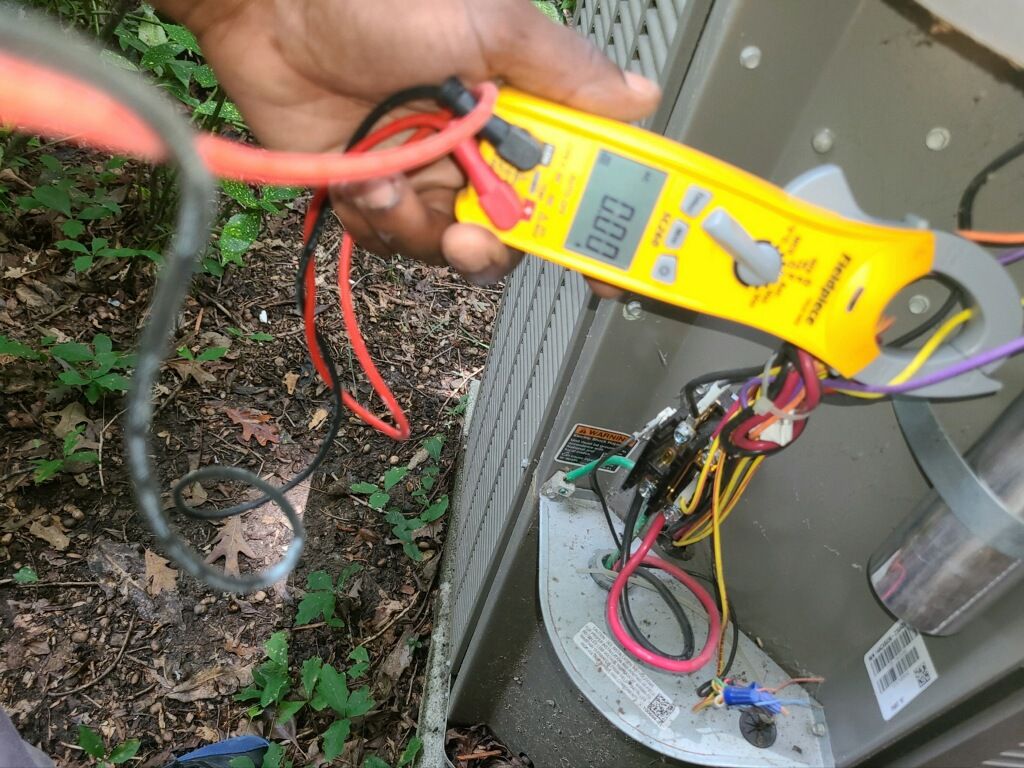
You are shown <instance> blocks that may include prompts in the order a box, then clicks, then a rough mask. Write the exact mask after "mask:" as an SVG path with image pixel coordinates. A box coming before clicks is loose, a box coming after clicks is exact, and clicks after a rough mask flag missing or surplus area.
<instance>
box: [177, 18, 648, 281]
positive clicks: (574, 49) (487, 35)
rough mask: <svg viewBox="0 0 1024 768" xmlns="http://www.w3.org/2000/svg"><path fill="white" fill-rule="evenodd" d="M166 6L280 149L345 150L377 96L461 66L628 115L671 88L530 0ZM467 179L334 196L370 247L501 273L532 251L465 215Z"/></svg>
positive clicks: (425, 173)
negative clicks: (629, 69) (459, 208)
mask: <svg viewBox="0 0 1024 768" xmlns="http://www.w3.org/2000/svg"><path fill="white" fill-rule="evenodd" d="M160 7H161V8H163V9H164V10H166V11H167V12H168V13H170V14H171V15H173V16H176V17H177V18H178V19H179V20H180V21H181V22H182V23H184V24H186V25H188V26H189V27H190V28H191V29H192V31H193V32H194V33H195V34H196V35H197V37H198V38H199V40H200V43H201V45H202V47H203V52H204V53H205V54H206V57H207V59H208V61H209V62H210V64H211V66H213V68H214V70H215V71H216V72H217V75H218V77H219V78H220V81H221V83H222V84H223V86H224V88H225V89H226V90H227V92H228V93H229V94H230V95H231V98H232V99H233V100H234V101H235V103H236V104H237V105H238V107H239V109H240V110H241V111H242V114H243V115H245V118H246V120H247V121H248V123H249V125H250V127H251V128H252V130H253V131H254V132H255V134H256V136H257V137H259V139H260V141H261V142H262V143H263V144H264V145H265V146H267V147H269V148H273V149H287V150H301V151H318V152H328V151H340V150H341V149H343V148H344V147H345V144H346V143H347V140H348V137H349V136H350V135H351V134H352V132H353V131H354V130H355V128H356V126H357V125H358V124H359V122H360V121H361V120H362V118H363V117H365V115H366V114H367V113H368V112H369V111H370V110H371V109H372V108H373V107H374V106H375V105H376V104H377V103H378V102H380V101H382V100H383V99H385V98H386V97H387V96H389V95H391V94H392V93H394V92H396V91H398V90H401V89H403V88H408V87H410V86H413V85H422V84H432V83H436V84H439V83H441V82H442V81H443V80H444V79H445V78H447V77H449V76H451V75H457V76H458V77H460V78H461V79H462V80H463V82H466V83H467V84H470V85H472V84H475V83H478V82H481V81H483V80H494V79H500V80H502V81H504V82H505V83H507V84H508V85H511V86H514V87H516V88H519V89H520V90H523V91H527V92H530V93H533V94H535V95H537V96H540V97H543V98H547V99H550V100H552V101H556V102H561V103H564V104H567V105H569V106H572V107H576V108H578V109H582V110H585V111H588V112H593V113H595V114H598V115H603V116H606V117H611V118H616V119H619V120H626V121H631V120H638V119H640V118H642V117H644V116H646V115H648V114H649V113H650V112H651V111H653V109H654V108H655V106H656V105H657V102H658V99H659V97H660V92H659V90H658V88H657V86H655V85H654V84H653V83H651V82H650V81H648V80H646V79H644V78H642V77H639V76H637V75H634V74H632V73H623V72H621V71H620V70H619V69H618V68H617V67H616V66H615V65H614V64H612V63H611V62H610V61H609V60H608V59H607V58H605V57H604V56H603V55H602V54H601V53H600V52H599V51H598V50H597V49H596V48H595V47H594V46H593V45H591V44H590V43H589V42H588V41H586V40H584V39H583V38H581V37H580V36H579V35H577V34H576V33H575V32H573V31H571V30H569V29H567V28H564V27H560V26H558V25H556V24H553V23H552V22H551V21H550V20H549V19H547V18H546V17H545V16H544V15H543V14H542V13H540V12H539V11H538V10H537V9H535V8H534V7H533V5H532V4H531V3H530V2H528V0H432V1H431V2H409V0H372V2H365V0H317V2H309V3H306V2H301V3H296V2H294V1H293V0H164V2H161V3H160ZM465 183H466V181H465V178H464V176H463V175H462V173H461V171H460V170H459V168H458V167H457V166H456V165H455V163H454V162H453V161H452V160H451V159H444V160H442V161H439V162H437V163H434V164H433V165H430V166H428V167H425V168H422V169H419V170H417V171H415V172H412V173H410V174H408V175H407V176H395V177H390V178H385V179H377V180H373V181H370V182H364V183H362V184H359V185H350V186H349V187H341V188H336V189H332V190H331V192H332V200H333V202H334V205H335V209H336V210H337V211H338V213H339V215H340V216H341V219H342V221H343V222H344V224H345V227H346V228H347V229H348V230H349V231H350V232H351V233H352V235H353V236H354V237H355V239H356V241H357V242H359V243H360V244H361V245H362V246H364V247H366V248H368V249H370V250H372V251H376V252H378V253H401V254H403V255H406V256H412V257H415V258H418V259H422V260H423V261H427V262H429V263H434V264H439V263H442V259H443V260H445V261H447V262H448V263H449V264H450V265H451V266H453V267H454V268H455V269H456V270H458V271H459V272H461V273H462V274H463V275H464V276H465V277H467V278H468V279H470V280H472V281H473V282H478V283H487V282H493V281H496V280H499V279H501V277H503V276H504V275H505V274H507V273H508V272H509V271H511V270H512V268H513V267H514V266H515V264H516V263H517V262H518V261H519V259H520V258H521V254H518V253H515V252H512V251H510V250H509V249H508V248H506V247H505V246H504V245H503V244H502V243H501V242H500V241H499V240H498V239H497V238H496V237H495V236H494V235H493V234H491V233H490V232H488V231H486V230H484V229H482V228H480V227H477V226H474V225H471V224H460V223H455V220H454V214H453V207H454V201H455V196H456V194H457V193H458V191H459V190H460V189H461V188H462V187H464V186H465ZM592 286H593V287H594V290H595V292H597V293H598V294H599V295H602V296H610V295H615V294H616V291H615V290H614V289H612V288H610V287H609V286H607V285H601V284H594V283H592Z"/></svg>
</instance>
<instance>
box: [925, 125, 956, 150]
mask: <svg viewBox="0 0 1024 768" xmlns="http://www.w3.org/2000/svg"><path fill="white" fill-rule="evenodd" d="M952 138H953V136H952V134H950V132H949V130H948V129H947V128H943V127H942V126H936V127H935V128H932V129H931V130H930V131H928V134H927V135H926V136H925V137H924V145H925V146H926V147H928V149H930V150H931V151H932V152H941V151H942V150H944V149H945V148H946V147H948V146H949V142H950V140H951V139H952Z"/></svg>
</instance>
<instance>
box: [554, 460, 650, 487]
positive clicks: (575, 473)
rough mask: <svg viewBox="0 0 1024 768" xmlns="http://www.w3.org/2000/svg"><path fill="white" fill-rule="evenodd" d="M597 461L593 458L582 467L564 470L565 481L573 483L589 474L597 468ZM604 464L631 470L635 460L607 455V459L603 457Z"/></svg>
mask: <svg viewBox="0 0 1024 768" xmlns="http://www.w3.org/2000/svg"><path fill="white" fill-rule="evenodd" d="M597 462H598V460H597V459H595V460H594V461H592V462H590V463H589V464H584V465H583V466H582V467H576V469H573V470H570V471H569V472H566V473H565V481H566V482H567V483H574V482H576V481H577V480H579V479H580V478H581V477H584V476H586V475H589V474H590V473H591V472H593V471H594V470H595V469H597ZM604 466H606V467H625V468H626V469H630V470H631V469H633V467H634V466H636V462H634V461H633V460H632V459H627V458H626V457H625V456H609V457H608V458H607V459H605V461H604Z"/></svg>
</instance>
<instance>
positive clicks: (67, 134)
mask: <svg viewBox="0 0 1024 768" xmlns="http://www.w3.org/2000/svg"><path fill="white" fill-rule="evenodd" d="M497 93H498V90H497V87H496V86H495V85H494V84H493V83H481V84H480V85H479V86H478V87H477V88H476V89H475V95H476V96H477V99H478V103H477V106H476V107H475V108H474V109H473V111H472V112H470V113H469V114H468V115H466V116H465V117H461V118H457V119H454V120H447V121H446V124H445V128H444V130H442V131H440V132H438V133H437V134H436V135H433V136H430V137H429V138H424V139H423V140H422V141H417V142H415V143H407V144H405V145H404V146H400V147H394V148H391V149H385V150H381V151H380V152H374V153H373V154H372V155H358V154H356V155H353V154H351V153H347V152H346V153H344V154H340V153H321V152H275V151H269V150H265V149H259V148H257V147H252V146H248V145H245V144H239V143H237V142H234V141H230V140H228V139H223V138H220V137H218V136H212V135H209V134H204V135H200V136H198V137H197V138H196V145H197V149H198V150H199V153H200V155H202V157H203V159H204V160H205V161H206V164H207V167H208V168H209V169H210V172H211V173H213V174H214V175H216V176H219V177H222V178H227V179H235V180H237V181H246V182H251V183H258V184H272V185H279V186H290V185H295V186H314V187H320V186H324V185H327V184H337V183H351V182H356V181H366V180H369V179H374V178H379V177H381V176H391V175H394V174H397V173H403V172H406V171H410V170H412V169H414V168H419V167H422V166H424V165H428V164H429V163H432V162H434V161H435V160H438V159H440V158H441V157H444V156H445V155H448V154H451V152H452V150H453V149H454V148H455V147H456V146H458V145H459V144H461V143H462V142H464V141H467V140H472V138H473V137H474V136H475V135H476V134H477V133H478V132H479V131H480V130H481V129H482V128H483V126H484V124H485V123H486V122H487V121H488V120H489V119H490V117H491V114H492V113H493V111H494V104H495V101H496V99H497ZM69 104H71V105H74V108H73V109H69V108H68V105H69ZM0 125H7V126H11V127H17V128H19V129H22V130H26V131H28V132H31V133H39V134H43V135H45V136H48V137H50V138H56V139H60V138H69V139H71V140H73V141H75V142H77V143H79V144H85V145H89V146H93V147H97V148H103V149H106V150H109V151H113V152H116V153H119V154H125V155H131V156H133V157H138V158H144V159H147V160H150V161H162V160H164V159H165V158H166V151H165V149H164V147H163V145H162V143H161V142H160V140H159V139H158V138H157V136H156V135H155V134H154V133H153V131H152V130H151V129H150V128H149V126H148V125H146V124H144V123H143V122H142V121H141V120H140V119H139V118H138V117H137V116H135V115H134V114H132V113H131V111H130V110H129V109H128V108H127V107H125V106H124V105H122V104H119V103H118V102H117V100H116V99H114V98H113V97H111V96H110V95H108V94H106V93H104V92H103V91H102V90H101V89H99V88H96V87H94V86H92V85H90V84H88V83H85V82H82V81H80V80H77V79H76V78H75V77H74V76H73V75H68V74H65V73H62V72H59V71H57V70H53V69H49V68H48V67H46V66H44V65H39V64H35V63H34V62H29V61H26V60H23V59H19V58H18V57H16V56H12V55H10V54H4V53H0Z"/></svg>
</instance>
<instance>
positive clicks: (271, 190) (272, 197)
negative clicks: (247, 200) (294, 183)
mask: <svg viewBox="0 0 1024 768" xmlns="http://www.w3.org/2000/svg"><path fill="white" fill-rule="evenodd" d="M301 194H302V187H263V189H262V190H260V197H261V198H262V199H263V201H264V202H267V203H288V202H291V201H292V200H294V199H295V198H296V197H298V196H299V195H301Z"/></svg>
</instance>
